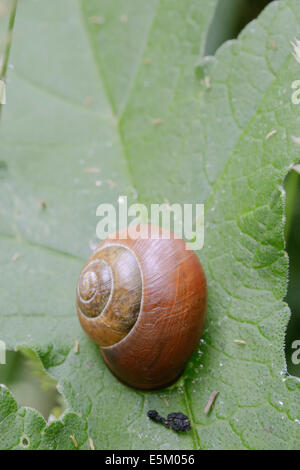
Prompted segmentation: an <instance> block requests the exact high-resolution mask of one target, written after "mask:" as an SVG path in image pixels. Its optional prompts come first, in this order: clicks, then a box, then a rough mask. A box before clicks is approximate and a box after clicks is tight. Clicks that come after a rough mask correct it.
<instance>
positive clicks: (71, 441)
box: [0, 385, 87, 450]
mask: <svg viewBox="0 0 300 470" xmlns="http://www.w3.org/2000/svg"><path fill="white" fill-rule="evenodd" d="M86 428H87V423H86V421H85V420H84V419H83V418H81V417H79V416H78V415H76V414H75V413H66V414H65V415H63V416H62V417H61V418H60V420H58V421H56V422H54V423H50V424H46V422H45V420H44V418H43V417H42V416H41V415H40V414H39V413H38V412H37V411H35V410H33V409H32V408H26V407H22V408H19V409H18V405H17V403H16V401H15V399H14V398H13V396H12V395H11V393H10V392H9V390H8V389H7V388H6V387H5V386H4V385H0V448H1V449H14V450H16V449H29V450H34V449H39V450H43V449H57V450H58V449H76V448H79V447H81V446H83V445H84V443H85V442H86V441H87V430H86Z"/></svg>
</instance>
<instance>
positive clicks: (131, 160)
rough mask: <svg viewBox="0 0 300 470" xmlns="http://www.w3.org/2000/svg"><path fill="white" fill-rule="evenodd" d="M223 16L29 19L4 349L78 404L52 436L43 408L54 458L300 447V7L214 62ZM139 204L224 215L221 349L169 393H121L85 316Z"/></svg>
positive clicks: (4, 154)
mask: <svg viewBox="0 0 300 470" xmlns="http://www.w3.org/2000/svg"><path fill="white" fill-rule="evenodd" d="M215 5H216V1H214V0H202V1H201V2H199V1H196V0H187V1H185V2H181V1H179V0H178V1H177V0H176V1H172V2H171V1H168V0H164V1H158V0H156V1H154V0H151V1H141V0H132V1H131V2H124V1H121V0H120V1H118V2H109V1H104V0H102V1H100V2H99V1H95V0H90V1H77V2H74V1H71V0H66V1H64V2H60V1H59V0H53V1H52V2H51V3H50V2H46V1H45V0H44V1H40V2H36V1H33V0H24V1H23V2H20V4H19V7H18V12H17V18H16V25H15V31H14V41H13V47H12V54H11V59H10V62H11V64H12V66H13V68H12V70H10V72H9V86H8V102H9V105H6V107H5V109H4V110H3V114H2V120H1V126H0V160H1V161H2V162H3V164H2V165H1V166H0V178H1V179H0V237H1V238H0V239H1V251H0V266H1V278H2V280H3V281H2V285H1V291H0V312H1V339H2V338H3V340H4V341H5V342H6V344H7V346H8V347H9V348H11V349H13V348H15V347H17V346H19V345H26V346H30V347H32V348H33V349H34V350H35V351H37V353H38V354H39V356H40V357H41V359H42V361H43V364H44V366H45V368H46V370H47V371H48V372H49V374H51V375H52V376H53V377H55V378H56V379H57V380H58V382H59V390H60V392H61V393H62V394H63V395H64V397H65V399H66V401H67V403H68V410H67V412H66V415H65V416H64V417H63V418H62V420H60V421H59V422H57V423H53V424H51V425H47V426H50V430H48V427H46V428H45V423H44V422H42V418H41V417H40V416H39V415H38V414H37V413H36V412H35V411H32V410H30V411H28V413H29V415H30V417H29V418H28V419H30V420H31V424H30V426H31V428H30V429H32V432H36V434H37V436H40V435H41V434H43V433H44V431H45V429H47V432H46V434H47V436H48V437H47V440H46V441H45V440H44V439H45V438H43V439H42V440H40V441H39V443H37V444H35V446H36V447H38V446H40V447H47V446H48V447H50V448H58V447H61V448H65V447H66V448H69V447H70V446H72V445H74V443H73V440H72V439H71V438H70V435H72V436H74V437H75V439H76V442H77V443H78V446H79V447H81V448H88V447H89V440H88V438H89V437H90V438H92V440H93V442H94V445H95V447H96V448H97V449H116V448H117V449H140V448H142V449H190V448H201V449H208V448H209V449H212V448H214V449H217V448H223V449H224V448H248V449H250V448H257V449H259V448H267V449H270V448H297V446H299V438H300V426H299V419H300V401H299V396H300V382H299V380H298V379H296V378H293V377H288V376H287V374H286V368H285V360H284V352H283V344H284V334H285V329H286V325H287V322H288V319H289V309H288V307H287V305H286V304H284V302H283V301H282V299H283V298H284V295H285V292H286V282H287V257H286V254H285V251H284V241H283V223H284V216H283V200H284V198H283V191H282V183H283V179H284V176H285V175H286V173H287V171H288V168H289V166H290V165H291V163H293V162H296V161H297V160H298V159H299V147H298V146H296V145H295V143H293V142H292V139H291V136H293V135H297V134H299V124H300V118H299V113H298V108H297V106H295V105H293V104H292V103H291V88H290V87H291V83H292V82H293V81H294V80H295V79H297V76H299V73H300V70H299V64H297V63H296V61H295V60H294V58H293V57H292V55H291V46H290V40H291V39H293V38H294V36H296V35H297V33H298V31H299V25H300V7H299V5H298V2H296V0H289V1H280V2H274V3H272V4H271V5H270V6H269V7H268V8H267V9H266V10H265V11H264V12H263V13H262V15H261V16H260V17H259V18H258V20H257V21H255V22H253V23H251V24H250V25H248V27H247V28H246V29H245V30H244V31H243V32H242V34H241V35H240V37H239V38H238V39H237V40H235V41H231V42H228V43H226V44H225V45H224V46H222V47H221V48H220V49H219V50H218V52H217V54H216V56H215V57H214V58H202V55H203V50H204V44H205V39H206V35H207V31H208V28H209V24H210V22H211V20H212V17H213V14H214V11H215ZM24 51H26V53H24ZM205 77H209V78H206V79H205ZM271 131H276V132H274V133H273V134H272V136H270V137H269V138H267V136H268V134H269V133H270V132H271ZM91 169H92V170H91ZM120 195H127V196H128V199H129V203H130V202H136V200H138V201H139V202H143V203H145V204H150V203H151V202H163V201H164V200H165V199H168V201H169V202H170V203H174V202H180V203H185V202H188V203H196V202H198V203H205V211H206V213H205V220H206V226H205V247H204V249H203V250H202V251H201V252H200V253H199V257H200V259H201V262H202V264H203V266H204V269H205V272H206V274H207V280H208V286H209V305H208V316H207V322H206V328H205V332H204V336H203V340H202V341H201V343H200V345H199V348H198V350H197V351H196V352H195V354H194V356H193V358H192V359H191V361H190V362H189V364H188V366H187V369H186V371H185V374H184V380H183V381H181V382H180V383H178V384H177V385H175V386H174V387H173V388H170V389H167V390H162V391H160V392H157V393H153V392H152V393H142V392H137V391H134V390H131V389H129V388H127V387H125V386H124V385H122V384H120V383H119V382H118V381H117V380H116V379H115V378H114V377H113V376H112V375H111V374H110V372H109V371H108V370H107V368H106V367H105V366H104V364H103V362H102V359H101V357H100V354H99V351H98V348H97V346H96V345H94V344H93V343H91V341H89V340H88V339H87V338H86V336H85V335H84V333H83V332H82V331H81V329H80V327H79V325H78V321H77V318H76V314H75V286H76V280H77V277H78V275H79V272H80V269H81V267H82V265H83V263H84V261H85V260H86V259H87V258H88V256H89V255H90V252H91V248H92V247H93V246H94V245H95V243H97V239H96V237H95V228H96V224H97V218H96V216H95V213H96V208H97V206H98V204H100V203H102V202H111V203H114V204H116V203H117V200H118V197H119V196H120ZM236 339H242V340H244V341H246V344H245V345H242V344H239V343H236V342H234V340H236ZM76 340H78V341H79V352H78V353H76V350H75V347H74V345H75V341H76ZM5 390H6V389H5ZM214 390H217V391H219V395H218V397H217V399H216V402H215V404H214V406H213V408H212V410H211V412H210V413H209V414H208V415H206V414H205V413H204V408H205V405H206V403H207V401H208V399H209V396H210V394H211V392H212V391H214ZM7 394H9V392H7V391H5V396H4V397H3V399H2V401H1V400H0V411H1V409H4V410H8V411H6V415H5V417H4V419H2V421H1V420H0V426H2V427H3V426H6V428H5V429H7V431H6V432H5V435H7V436H8V437H7V442H3V441H2V442H1V443H0V444H1V447H4V448H5V447H10V448H11V447H17V446H18V445H20V444H19V443H20V439H21V437H20V433H18V431H17V430H18V429H19V428H18V426H20V422H21V421H22V420H23V419H24V416H27V411H26V413H25V412H24V411H23V410H22V409H21V411H20V410H19V411H18V410H17V407H16V404H15V403H14V402H13V401H12V400H13V399H12V398H11V396H7ZM2 402H3V403H4V405H1V403H2ZM5 403H8V405H7V404H5ZM10 403H11V404H10ZM168 403H169V404H170V407H167V406H166V404H168ZM151 408H154V409H157V410H158V411H160V412H161V413H162V414H163V415H166V414H167V413H169V412H171V411H183V412H185V413H186V414H188V415H189V416H190V418H191V421H192V431H191V432H190V433H186V434H176V433H174V432H173V431H171V430H166V429H165V428H163V427H161V426H159V425H157V424H155V423H152V422H150V421H149V420H148V418H147V416H146V412H147V410H148V409H151ZM7 413H8V415H7ZM20 413H21V415H22V413H23V415H22V416H21V418H19V416H20ZM24 413H25V415H24ZM31 416H33V417H32V418H31ZM17 417H18V418H17ZM20 420H21V421H20ZM32 423H34V424H32ZM0 434H1V435H2V433H0ZM36 439H37V440H36V442H38V440H39V439H38V438H36ZM14 440H15V442H14Z"/></svg>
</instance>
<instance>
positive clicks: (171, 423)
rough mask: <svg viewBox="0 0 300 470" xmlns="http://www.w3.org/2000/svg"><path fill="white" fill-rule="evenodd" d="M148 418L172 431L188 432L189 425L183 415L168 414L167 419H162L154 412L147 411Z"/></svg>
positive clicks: (188, 421)
mask: <svg viewBox="0 0 300 470" xmlns="http://www.w3.org/2000/svg"><path fill="white" fill-rule="evenodd" d="M147 416H148V418H150V419H152V420H153V421H156V422H157V423H161V424H163V425H164V426H165V427H166V428H170V429H173V431H190V429H191V423H190V420H189V419H188V417H187V416H186V415H185V414H183V413H180V412H178V413H169V414H168V416H167V418H163V417H162V416H160V414H159V413H158V412H157V411H156V410H149V411H148V413H147Z"/></svg>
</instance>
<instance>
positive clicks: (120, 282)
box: [77, 244, 142, 346]
mask: <svg viewBox="0 0 300 470" xmlns="http://www.w3.org/2000/svg"><path fill="white" fill-rule="evenodd" d="M141 301H142V274H141V270H140V267H139V264H138V261H137V259H136V257H135V255H134V253H133V252H132V251H131V250H129V249H127V248H125V247H124V246H121V245H117V244H115V245H114V244H112V245H108V246H105V247H104V248H101V249H99V250H96V252H95V253H94V255H93V256H92V258H91V259H90V260H89V262H88V263H87V264H86V265H85V266H84V268H83V270H82V272H81V274H80V277H79V280H78V284H77V311H78V315H79V319H80V321H81V323H86V322H88V323H89V336H90V337H91V338H92V339H93V340H94V341H96V342H97V343H98V344H99V345H100V346H111V345H112V344H115V343H117V342H119V341H120V340H121V339H123V338H124V337H125V336H126V335H127V334H128V333H129V331H130V330H131V329H132V328H133V326H134V324H135V323H136V321H137V318H138V315H139V312H140V309H141Z"/></svg>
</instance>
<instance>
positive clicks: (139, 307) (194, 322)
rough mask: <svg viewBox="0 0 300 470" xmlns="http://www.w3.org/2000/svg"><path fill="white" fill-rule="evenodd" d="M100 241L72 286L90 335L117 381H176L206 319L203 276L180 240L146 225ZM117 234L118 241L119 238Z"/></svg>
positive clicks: (148, 385) (154, 384)
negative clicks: (149, 234)
mask: <svg viewBox="0 0 300 470" xmlns="http://www.w3.org/2000/svg"><path fill="white" fill-rule="evenodd" d="M140 227H141V232H140V235H139V236H138V237H137V238H131V237H130V236H129V235H128V233H127V231H126V230H124V232H118V233H117V234H115V237H113V240H112V239H109V238H108V239H106V240H104V241H103V242H102V243H101V245H99V247H98V248H97V249H96V251H95V252H94V254H93V255H92V257H91V258H90V260H89V261H88V262H87V263H86V264H85V266H84V267H83V270H82V272H81V274H80V277H79V280H78V284H77V313H78V317H79V320H80V323H81V325H82V327H83V329H84V331H85V332H86V333H87V335H88V336H89V337H90V338H91V339H92V340H93V341H94V342H95V343H97V344H99V346H100V351H101V354H102V357H103V359H104V361H105V363H106V364H107V366H108V367H109V368H110V370H111V371H112V372H113V374H114V375H115V376H116V377H118V378H119V379H120V380H121V381H122V382H124V383H126V384H128V385H130V386H132V387H135V388H139V389H147V390H151V389H156V388H161V387H164V386H166V385H169V384H170V383H172V382H174V380H176V379H177V378H178V377H179V375H180V374H181V373H182V371H183V369H184V367H185V365H186V362H187V361H188V359H189V358H190V357H191V355H192V354H193V352H194V350H195V348H196V347H197V345H198V343H199V340H200V337H201V334H202V331H203V326H204V321H205V314H206V304H207V286H206V278H205V274H204V271H203V269H202V266H201V264H200V261H199V259H198V257H197V255H196V254H195V253H194V252H193V251H191V250H187V247H186V243H185V241H184V240H182V239H178V238H175V237H174V234H173V233H172V232H166V231H163V229H160V232H159V233H160V235H163V236H160V237H159V238H154V237H153V238H151V237H148V238H145V237H143V236H142V234H143V233H145V232H146V233H147V232H148V229H149V228H150V227H151V226H148V225H145V226H140ZM116 240H117V241H116Z"/></svg>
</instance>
